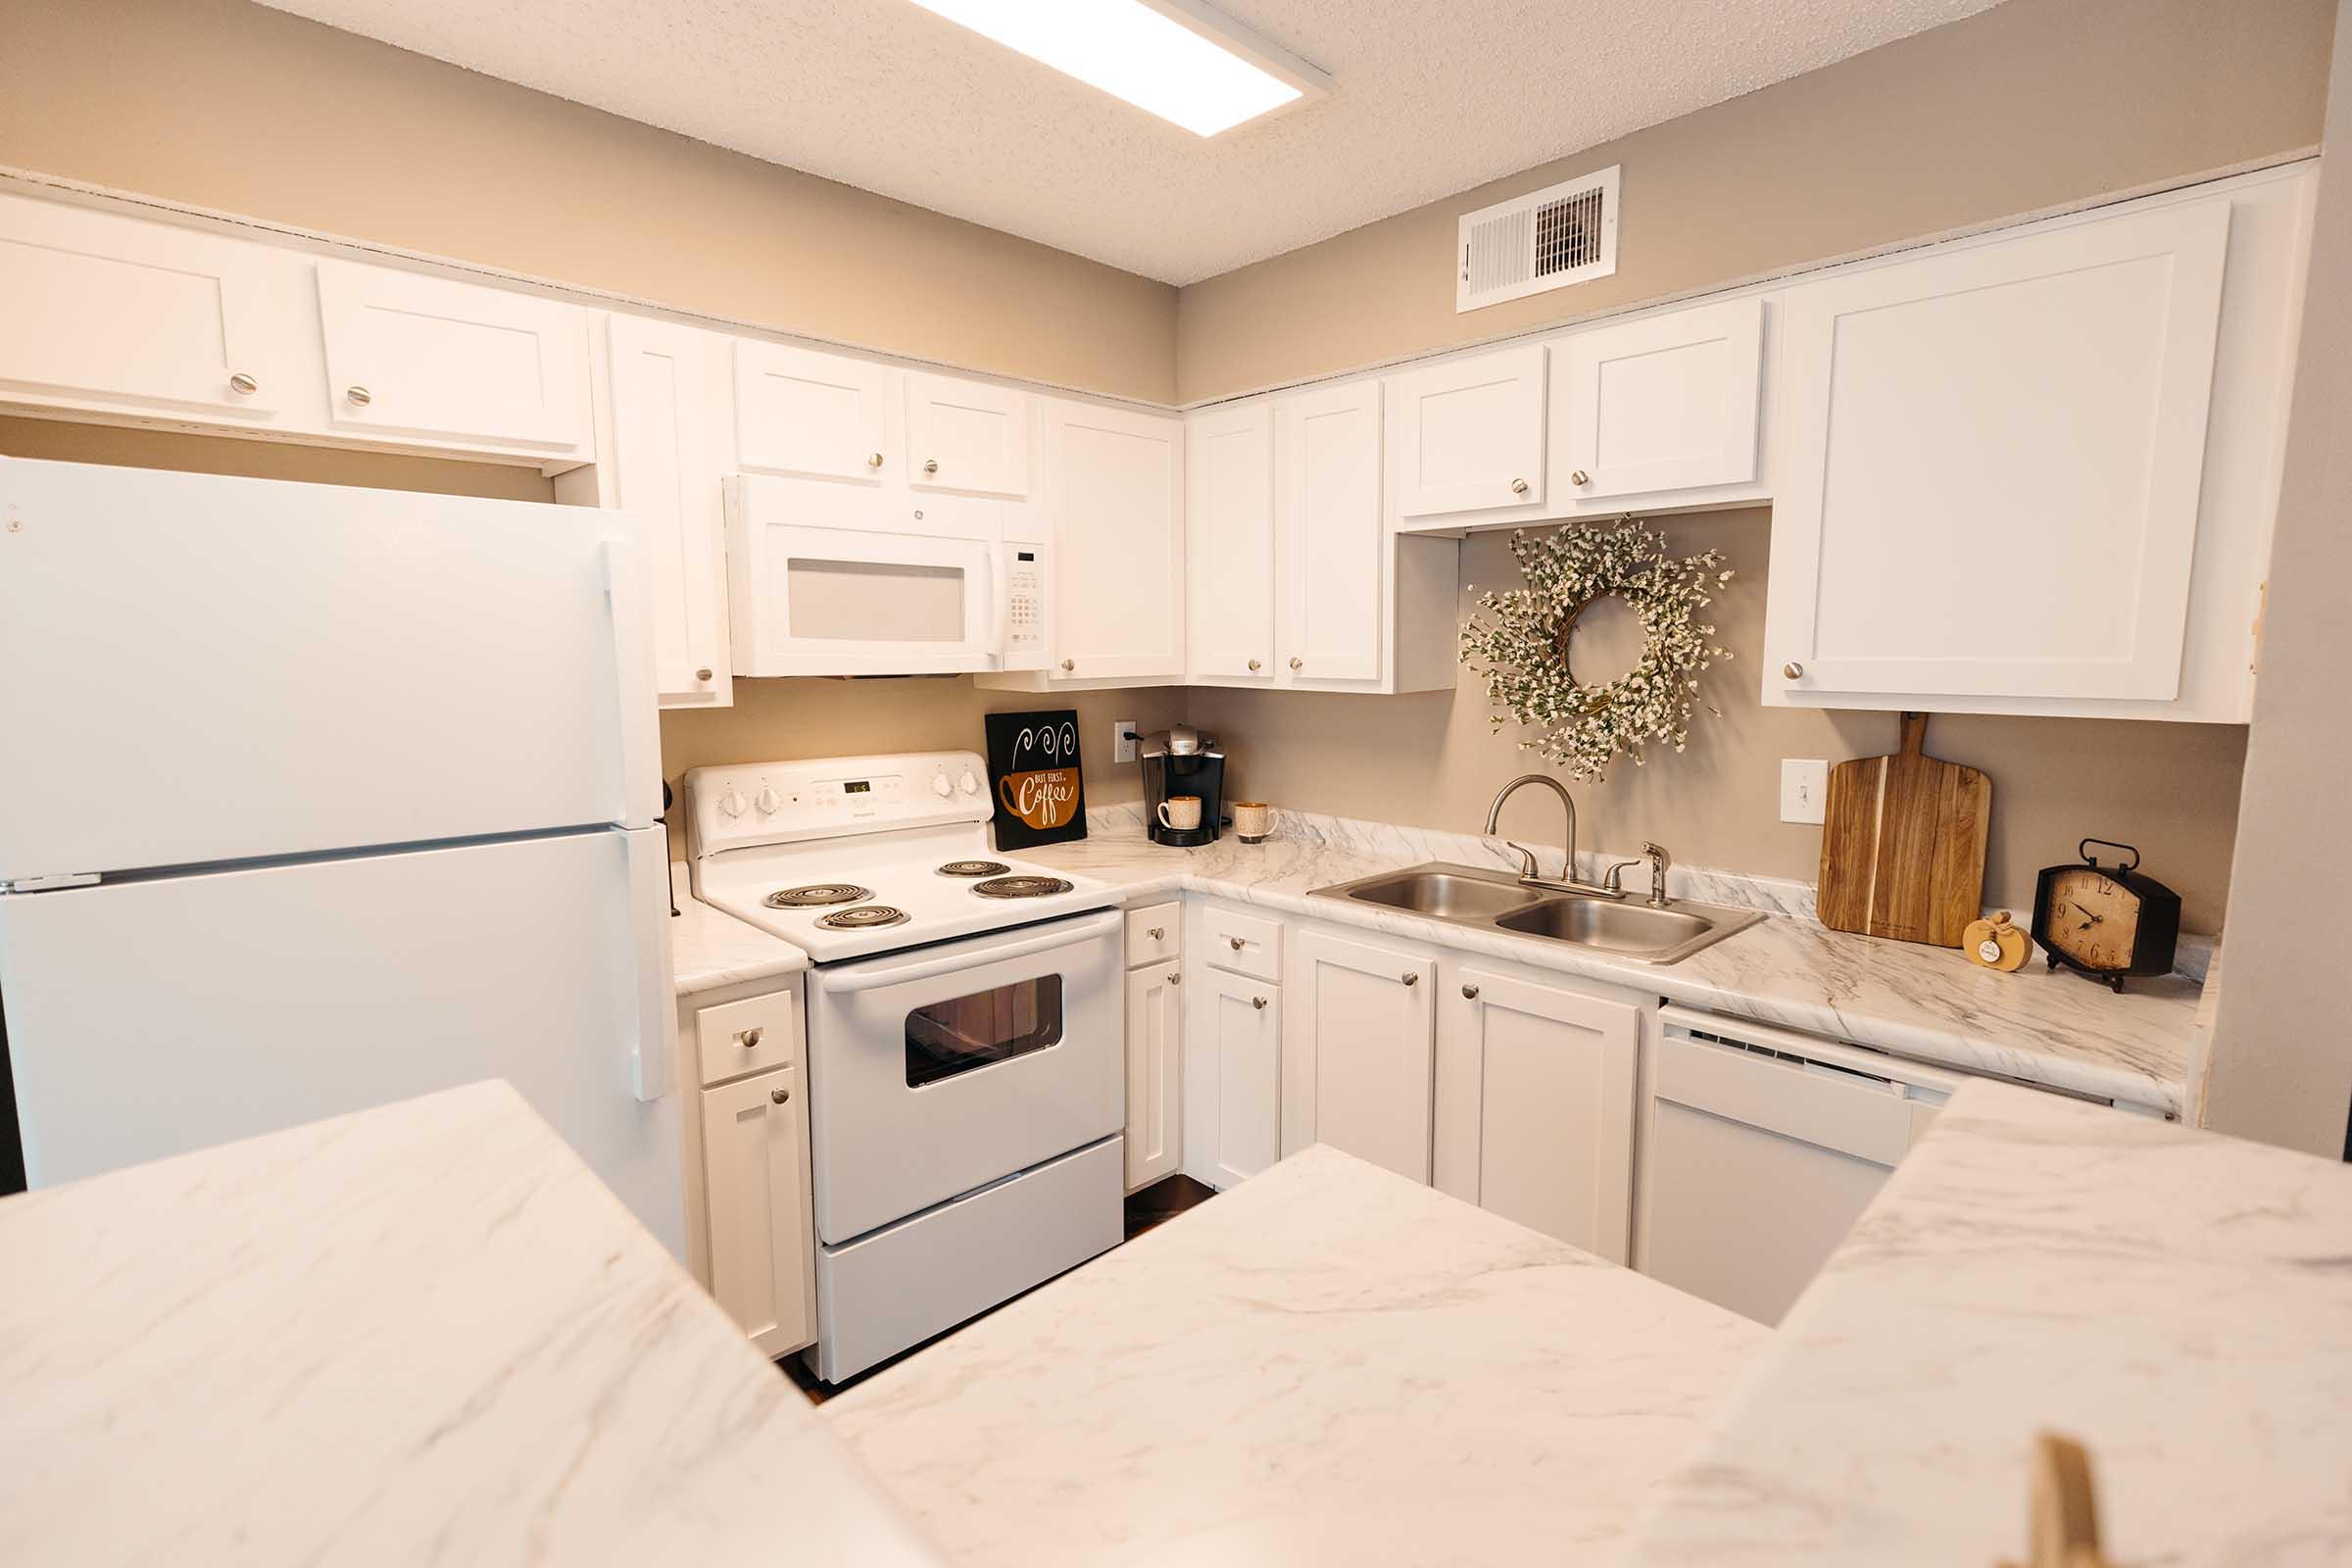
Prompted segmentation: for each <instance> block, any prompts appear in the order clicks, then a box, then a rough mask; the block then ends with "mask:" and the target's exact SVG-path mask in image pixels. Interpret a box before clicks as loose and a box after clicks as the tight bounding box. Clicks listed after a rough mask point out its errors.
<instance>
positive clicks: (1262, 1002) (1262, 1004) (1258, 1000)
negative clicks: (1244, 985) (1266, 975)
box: [1250, 997, 1266, 1012]
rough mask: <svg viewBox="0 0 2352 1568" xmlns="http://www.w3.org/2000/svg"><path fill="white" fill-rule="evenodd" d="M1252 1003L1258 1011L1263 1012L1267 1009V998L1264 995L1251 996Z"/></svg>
mask: <svg viewBox="0 0 2352 1568" xmlns="http://www.w3.org/2000/svg"><path fill="white" fill-rule="evenodd" d="M1250 1005H1251V1006H1252V1007H1255V1008H1256V1009H1257V1010H1258V1011H1260V1012H1263V1011H1265V1010H1266V999H1265V998H1263V997H1251V998H1250Z"/></svg>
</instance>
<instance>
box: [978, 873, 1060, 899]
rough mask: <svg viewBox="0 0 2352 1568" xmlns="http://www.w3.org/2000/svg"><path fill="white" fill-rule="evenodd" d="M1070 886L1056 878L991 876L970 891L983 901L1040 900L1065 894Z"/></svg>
mask: <svg viewBox="0 0 2352 1568" xmlns="http://www.w3.org/2000/svg"><path fill="white" fill-rule="evenodd" d="M1070 887H1071V884H1070V883H1068V882H1065V881H1063V880H1062V879H1061V878H1060V877H1057V876H992V877H990V878H989V879H988V880H987V881H985V882H975V883H973V884H972V891H973V892H974V893H977V894H979V895H980V896H981V897H982V898H984V899H1042V898H1045V897H1047V896H1048V895H1049V894H1054V893H1067V892H1069V891H1070Z"/></svg>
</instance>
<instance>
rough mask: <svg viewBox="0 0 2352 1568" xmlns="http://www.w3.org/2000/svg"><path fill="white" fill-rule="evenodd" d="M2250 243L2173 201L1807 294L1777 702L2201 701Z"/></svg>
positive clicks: (2216, 203) (1790, 354)
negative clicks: (2228, 366) (2206, 583)
mask: <svg viewBox="0 0 2352 1568" xmlns="http://www.w3.org/2000/svg"><path fill="white" fill-rule="evenodd" d="M2229 236H2230V202H2229V199H2227V198H2219V197H2217V198H2213V199H2208V200H2199V201H2187V202H2177V203H2173V204H2170V205H2164V206H2159V207H2155V208H2153V209H2148V210H2140V211H2134V212H2129V213H2126V214H2122V215H2119V216H2114V217H2102V218H2098V219H2095V220H2091V221H2080V222H2073V223H2068V224H2065V225H2063V226H2058V227H2053V228H2045V229H2041V230H2038V231H2035V232H2029V233H2026V234H2021V235H2017V236H2014V237H2010V238H2004V239H1997V240H1992V241H1989V242H1982V243H1971V244H1963V245H1957V246H1952V247H1945V248H1939V249H1937V250H1936V251H1934V252H1931V253H1928V254H1925V255H1921V256H1918V257H1915V258H1911V259H1907V260H1903V261H1900V262H1897V263H1894V264H1891V265H1887V266H1882V267H1876V268H1869V269H1865V270H1858V271H1855V272H1852V273H1849V274H1846V275H1842V276H1838V277H1834V278H1830V279H1827V280H1824V281H1822V282H1818V283H1811V284H1806V285H1804V286H1802V287H1797V288H1792V289H1790V290H1789V292H1788V294H1787V296H1786V300H1787V305H1786V315H1785V319H1784V320H1785V336H1784V340H1783V346H1782V356H1781V377H1782V379H1781V393H1780V415H1779V430H1780V435H1779V438H1778V439H1779V441H1780V443H1781V445H1780V460H1779V464H1778V470H1779V471H1778V475H1777V478H1776V480H1775V496H1776V500H1775V507H1774V515H1773V526H1772V568H1771V574H1770V579H1769V581H1770V605H1769V610H1768V614H1767V626H1766V636H1765V650H1766V658H1765V664H1766V666H1767V667H1766V670H1765V689H1766V694H1767V698H1768V700H1769V699H1770V697H1771V696H1772V695H1773V694H1774V693H1775V691H1776V690H1777V691H1778V692H1779V693H1780V694H1781V695H1782V698H1783V700H1784V701H1801V700H1802V698H1801V697H1800V696H1799V695H1798V694H1801V693H1810V692H1835V693H1843V694H1853V695H1860V696H1865V697H1868V698H1870V699H1873V700H1874V701H1873V704H1872V706H1878V707H1888V708H1891V707H1898V706H1900V707H1924V706H1929V705H1930V704H1931V703H1932V702H1933V701H1934V700H1935V699H1936V698H1940V697H1959V698H1972V699H1983V700H1990V701H1988V702H1981V703H1980V704H1979V707H1980V708H1984V709H1988V710H1990V711H2045V710H2041V709H2037V708H2034V707H2032V706H2027V707H2024V708H2007V707H2005V705H2007V704H2009V703H2016V702H2023V703H2025V704H2028V705H2032V704H2036V703H2043V702H2048V701H2051V700H2064V699H2122V700H2131V701H2135V702H2141V703H2151V704H2156V703H2165V702H2169V701H2171V700H2172V699H2174V698H2176V697H2177V696H2178V695H2179V694H2180V682H2181V655H2182V648H2183V642H2184V638H2185V634H2186V626H2187V616H2188V609H2189V595H2190V582H2191V567H2192V563H2193V561H2194V559H2195V555H2196V545H2197V527H2198V515H2199V503H2200V496H2201V490H2202V485H2203V481H2204V475H2205V465H2206V434H2207V414H2208V406H2209V403H2210V400H2211V398H2212V395H2213V387H2214V368H2215V350H2216V330H2217V326H2218V324H2219V321H2220V319H2221V312H2222V290H2223V271H2224V261H2225V258H2226V257H2227V256H2228V254H2229ZM2232 265H2233V266H2234V264H2232Z"/></svg>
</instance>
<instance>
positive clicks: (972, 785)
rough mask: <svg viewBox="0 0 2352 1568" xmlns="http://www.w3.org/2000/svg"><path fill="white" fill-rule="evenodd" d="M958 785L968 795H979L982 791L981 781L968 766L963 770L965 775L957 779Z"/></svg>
mask: <svg viewBox="0 0 2352 1568" xmlns="http://www.w3.org/2000/svg"><path fill="white" fill-rule="evenodd" d="M956 788H957V789H959V790H961V791H963V793H964V794H966V795H977V794H979V793H980V781H979V780H978V779H976V778H974V777H972V770H971V769H970V768H968V767H967V768H965V769H964V770H963V777H961V778H959V779H957V780H956Z"/></svg>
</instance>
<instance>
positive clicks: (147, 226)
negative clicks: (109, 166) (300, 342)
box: [0, 195, 316, 425]
mask: <svg viewBox="0 0 2352 1568" xmlns="http://www.w3.org/2000/svg"><path fill="white" fill-rule="evenodd" d="M271 264H272V255H271V253H270V251H269V250H267V249H266V248H264V247H262V246H258V245H247V244H244V243H241V242H239V241H236V240H230V239H223V238H221V237H220V236H219V235H216V234H207V233H201V232H198V231H196V230H194V229H185V228H175V227H172V226H171V225H169V224H165V223H151V222H145V221H141V220H138V219H135V218H125V217H123V216H122V215H121V214H117V213H106V212H97V211H93V210H91V209H89V208H85V207H71V206H67V205H64V204H62V203H58V202H45V201H34V200H32V199H30V198H28V197H24V196H10V195H0V300H5V301H7V306H6V308H5V309H0V396H4V397H6V398H7V399H8V400H9V401H12V402H24V403H32V404H43V405H52V406H59V407H66V408H75V409H90V408H96V409H108V408H113V409H121V410H123V411H124V412H128V413H146V414H170V415H175V416H178V417H187V416H189V415H191V414H196V415H202V416H206V417H220V418H222V419H224V420H227V421H233V422H235V423H239V424H262V425H268V424H271V423H274V422H277V421H278V419H279V417H281V416H282V414H283V413H284V411H285V410H286V408H287V407H288V400H289V398H290V397H291V395H292V394H293V392H294V390H295V387H294V376H295V371H294V368H293V366H294V360H295V356H294V354H293V352H292V349H293V344H292V341H291V335H290V332H289V329H288V325H287V321H286V316H287V313H286V312H285V311H284V310H283V309H282V308H279V307H277V306H276V305H275V304H274V303H273V301H272V300H271V298H270V268H271ZM315 406H316V405H313V407H315Z"/></svg>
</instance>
